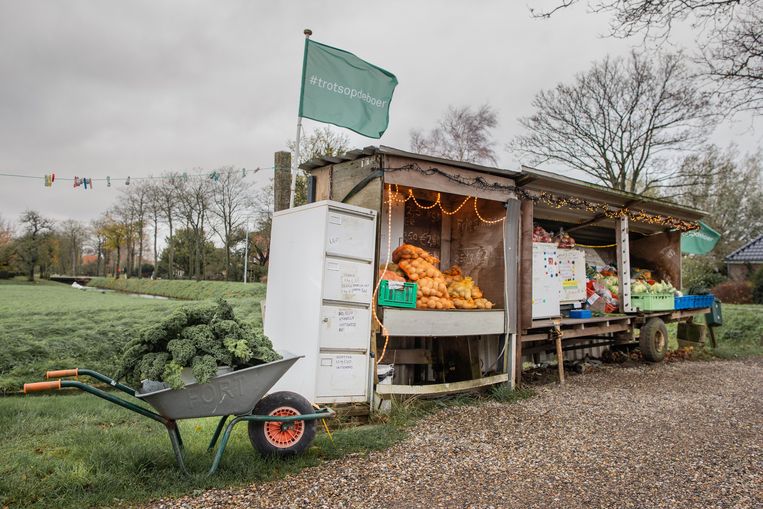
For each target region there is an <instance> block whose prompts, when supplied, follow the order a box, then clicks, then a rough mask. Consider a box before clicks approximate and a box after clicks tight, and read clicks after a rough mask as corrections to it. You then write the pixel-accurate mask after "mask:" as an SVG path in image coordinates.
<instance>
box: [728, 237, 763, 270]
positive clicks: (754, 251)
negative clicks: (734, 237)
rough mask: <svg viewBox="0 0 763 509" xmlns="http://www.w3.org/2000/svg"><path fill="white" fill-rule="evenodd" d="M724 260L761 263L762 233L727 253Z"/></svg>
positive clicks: (762, 253) (762, 255) (762, 260)
mask: <svg viewBox="0 0 763 509" xmlns="http://www.w3.org/2000/svg"><path fill="white" fill-rule="evenodd" d="M725 261H726V263H763V235H761V236H759V237H758V238H756V239H753V240H751V241H750V242H748V243H747V244H745V245H744V246H742V247H740V248H739V249H737V250H736V251H734V252H733V253H731V254H730V255H728V256H727V257H726V259H725Z"/></svg>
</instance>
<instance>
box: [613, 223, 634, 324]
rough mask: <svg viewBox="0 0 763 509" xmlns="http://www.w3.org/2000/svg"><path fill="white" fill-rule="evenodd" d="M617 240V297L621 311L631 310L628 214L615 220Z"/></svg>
mask: <svg viewBox="0 0 763 509" xmlns="http://www.w3.org/2000/svg"><path fill="white" fill-rule="evenodd" d="M615 239H616V242H617V248H616V251H617V279H618V282H617V297H618V301H619V303H620V312H621V313H629V312H630V311H631V248H630V242H629V239H628V216H622V217H620V218H618V220H617V221H616V222H615Z"/></svg>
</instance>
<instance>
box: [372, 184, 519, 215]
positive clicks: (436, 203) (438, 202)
mask: <svg viewBox="0 0 763 509" xmlns="http://www.w3.org/2000/svg"><path fill="white" fill-rule="evenodd" d="M389 192H390V198H389V200H388V201H387V202H386V203H388V204H389V203H392V204H404V203H406V202H408V201H412V202H413V204H414V205H416V206H417V207H418V208H420V209H422V210H431V209H433V208H435V207H438V206H439V207H440V211H441V212H442V213H443V214H445V215H447V216H453V215H455V214H457V213H458V211H460V210H461V209H462V208H464V206H465V205H466V204H467V203H469V201H472V202H473V203H474V213H475V214H476V215H477V219H479V220H480V221H482V222H483V223H485V224H496V223H500V222H501V221H503V220H505V219H506V218H505V217H499V218H498V219H485V218H484V217H482V214H480V211H479V209H478V208H477V197H476V196H467V197H466V199H464V201H462V202H461V204H460V205H459V206H458V207H456V208H455V209H453V210H446V209H445V207H443V205H442V195H441V193H437V198H436V199H435V201H434V202H433V203H432V204H431V205H422V204H421V203H419V201H418V199H417V198H416V195H414V194H413V189H408V194H407V196H406V197H405V198H398V196H399V195H400V190H399V187H398V185H397V184H395V191H394V194H392V186H391V185H390V186H389Z"/></svg>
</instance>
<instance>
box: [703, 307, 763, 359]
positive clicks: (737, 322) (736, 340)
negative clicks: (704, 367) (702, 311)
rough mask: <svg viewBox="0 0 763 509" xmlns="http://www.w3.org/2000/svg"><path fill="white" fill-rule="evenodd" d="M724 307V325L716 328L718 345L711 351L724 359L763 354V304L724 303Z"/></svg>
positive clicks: (710, 351)
mask: <svg viewBox="0 0 763 509" xmlns="http://www.w3.org/2000/svg"><path fill="white" fill-rule="evenodd" d="M722 309H723V325H722V326H720V327H718V328H716V329H715V331H716V333H715V337H716V339H717V340H718V347H717V348H714V349H710V350H709V353H710V354H712V355H714V356H716V357H721V358H724V359H737V358H740V357H750V356H753V355H763V306H762V305H755V304H724V305H723V307H722ZM703 320H704V317H702V318H701V319H700V320H698V321H699V322H700V323H701V322H703ZM709 341H710V340H709V338H708V348H709Z"/></svg>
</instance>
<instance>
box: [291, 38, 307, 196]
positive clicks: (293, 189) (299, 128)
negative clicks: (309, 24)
mask: <svg viewBox="0 0 763 509" xmlns="http://www.w3.org/2000/svg"><path fill="white" fill-rule="evenodd" d="M303 33H304V34H305V55H304V59H305V60H306V59H307V39H309V38H310V36H311V35H313V31H312V30H310V29H309V28H305V31H304V32H303ZM305 65H306V62H305V61H304V60H303V62H302V88H304V86H305ZM301 100H302V93H301V91H300V102H301ZM301 112H302V110H301V105H300V113H301ZM301 137H302V116H301V115H300V116H298V117H297V136H296V140H297V141H296V143H297V146H296V148H295V149H294V160H292V162H291V191H290V193H289V208H290V209H292V208H294V196H295V195H296V193H297V170H298V169H299V156H300V153H299V152H300V150H299V149H300V147H299V143H300V139H301Z"/></svg>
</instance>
